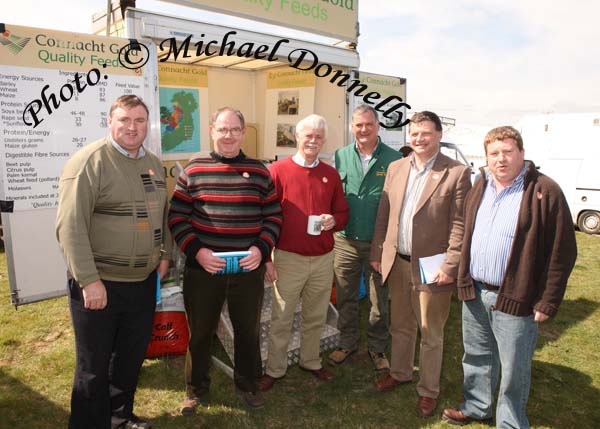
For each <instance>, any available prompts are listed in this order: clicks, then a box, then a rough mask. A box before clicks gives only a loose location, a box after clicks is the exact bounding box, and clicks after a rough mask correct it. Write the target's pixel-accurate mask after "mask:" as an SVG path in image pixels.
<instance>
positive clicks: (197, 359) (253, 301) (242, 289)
mask: <svg viewBox="0 0 600 429" xmlns="http://www.w3.org/2000/svg"><path fill="white" fill-rule="evenodd" d="M263 294H264V267H261V268H259V269H258V270H255V271H251V272H249V273H240V274H229V275H222V276H221V275H211V274H209V273H208V272H206V271H205V270H204V269H202V268H195V267H186V268H185V273H184V277H183V297H184V303H185V311H186V315H187V320H188V326H189V330H190V343H189V347H188V352H187V356H186V360H185V381H186V395H187V396H188V397H202V396H203V395H205V394H206V393H208V390H209V388H210V377H209V375H208V371H209V369H210V366H211V358H210V351H211V346H212V340H213V337H214V335H215V332H216V330H217V326H218V324H219V318H220V315H221V309H222V308H223V303H224V302H225V300H227V306H228V309H229V317H230V319H231V324H232V325H233V335H234V339H233V344H234V377H233V378H234V383H235V385H236V386H237V388H238V389H240V390H242V391H245V392H255V391H256V381H257V379H258V377H260V375H261V372H262V367H261V358H260V314H261V309H262V299H263Z"/></svg>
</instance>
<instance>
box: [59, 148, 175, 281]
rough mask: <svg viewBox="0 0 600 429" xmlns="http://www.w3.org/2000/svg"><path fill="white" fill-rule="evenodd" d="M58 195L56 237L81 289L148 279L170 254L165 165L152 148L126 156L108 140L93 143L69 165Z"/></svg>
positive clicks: (71, 160) (66, 167)
mask: <svg viewBox="0 0 600 429" xmlns="http://www.w3.org/2000/svg"><path fill="white" fill-rule="evenodd" d="M58 196H59V198H58V212H57V217H56V237H57V239H58V242H59V245H60V248H61V250H62V251H63V253H64V256H65V260H66V263H67V266H68V267H69V271H70V273H71V275H72V276H73V277H74V278H75V280H77V282H78V283H79V284H80V285H81V286H82V287H84V286H87V285H88V284H90V283H92V282H94V281H96V280H98V279H103V280H114V281H122V282H134V281H140V280H144V279H145V278H146V277H148V275H149V274H150V273H151V272H152V271H154V270H155V269H156V267H157V266H158V264H159V260H160V259H169V258H170V257H171V248H172V244H171V235H170V234H169V229H168V228H167V225H166V214H167V188H166V184H165V178H164V176H163V167H162V164H161V162H160V160H159V159H158V158H157V157H156V156H155V155H153V154H152V153H150V152H149V151H148V152H146V155H145V156H144V157H142V158H127V157H126V156H124V155H123V154H121V153H120V152H119V151H118V150H117V149H115V148H114V147H113V145H112V143H111V142H110V140H109V139H108V138H106V139H102V140H98V141H96V142H94V143H90V144H89V145H88V146H86V147H84V148H83V149H81V150H80V151H79V152H77V153H76V154H75V155H73V156H72V157H71V159H69V161H68V162H67V163H66V165H65V167H64V169H63V172H62V174H61V176H60V182H59V194H58ZM161 249H162V250H163V251H164V252H162V253H161Z"/></svg>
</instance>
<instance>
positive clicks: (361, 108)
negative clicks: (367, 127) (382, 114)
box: [352, 104, 379, 122]
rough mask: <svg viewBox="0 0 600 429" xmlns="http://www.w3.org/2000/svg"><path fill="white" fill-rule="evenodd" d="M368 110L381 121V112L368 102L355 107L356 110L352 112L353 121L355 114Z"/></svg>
mask: <svg viewBox="0 0 600 429" xmlns="http://www.w3.org/2000/svg"><path fill="white" fill-rule="evenodd" d="M367 112H371V113H372V114H373V117H374V118H375V120H376V121H377V122H379V114H378V113H377V110H375V109H374V108H373V106H369V105H368V104H361V105H359V106H357V107H356V108H355V109H354V111H353V112H352V122H354V116H355V115H361V114H363V113H367Z"/></svg>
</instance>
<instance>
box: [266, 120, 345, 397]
mask: <svg viewBox="0 0 600 429" xmlns="http://www.w3.org/2000/svg"><path fill="white" fill-rule="evenodd" d="M326 140H327V123H326V121H325V118H323V117H322V116H319V115H314V114H313V115H310V116H307V117H306V118H304V119H302V120H301V121H300V122H298V124H297V125H296V142H297V143H298V152H297V153H296V154H295V155H294V156H293V157H290V158H286V159H284V160H282V161H277V162H275V163H274V164H272V165H271V168H270V171H271V176H272V177H273V183H274V184H275V189H276V191H277V196H278V197H279V200H280V202H281V209H282V212H283V226H282V228H281V234H280V236H279V241H278V243H277V246H276V249H275V252H274V258H273V262H267V263H266V274H265V279H266V280H267V281H272V282H274V288H273V289H274V296H273V307H272V314H271V328H270V331H269V358H268V361H267V369H266V372H265V375H263V377H262V378H261V379H260V381H259V383H258V388H259V389H260V390H262V391H265V390H269V389H270V388H271V387H273V384H275V381H277V380H278V379H279V378H281V377H283V376H284V375H285V373H286V370H287V350H288V343H289V341H290V337H291V332H292V323H293V319H294V312H295V310H296V306H297V304H298V302H299V301H300V300H302V325H301V328H300V330H301V338H300V341H301V345H300V368H301V369H303V370H306V371H309V372H311V373H312V374H313V375H314V376H315V377H316V378H317V379H319V380H321V381H329V380H331V379H332V378H333V375H332V374H331V373H330V372H329V371H328V370H327V369H325V368H323V366H322V365H321V359H320V358H319V348H320V340H321V333H322V331H323V328H324V326H325V321H326V317H327V307H328V305H329V297H330V294H331V285H332V282H333V244H334V240H333V233H334V232H335V231H339V230H342V229H344V226H345V225H346V222H347V221H348V213H349V208H348V204H346V199H345V197H344V191H343V189H342V182H341V180H340V176H339V174H338V172H337V171H336V170H335V169H334V168H333V167H331V166H329V165H327V164H326V163H324V162H319V159H318V155H319V152H320V151H321V148H322V147H323V145H324V144H325V142H326ZM309 216H312V217H313V218H312V222H311V223H310V224H309ZM317 216H318V217H317ZM314 220H317V228H316V229H314V223H313V222H314ZM319 221H320V224H321V226H320V228H319V227H318V222H319ZM309 229H310V233H309V232H308V230H309Z"/></svg>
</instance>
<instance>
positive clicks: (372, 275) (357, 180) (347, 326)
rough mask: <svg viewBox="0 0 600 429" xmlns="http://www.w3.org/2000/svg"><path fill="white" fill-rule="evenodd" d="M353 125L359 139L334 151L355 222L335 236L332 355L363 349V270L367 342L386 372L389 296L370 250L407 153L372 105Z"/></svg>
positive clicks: (340, 358) (335, 358)
mask: <svg viewBox="0 0 600 429" xmlns="http://www.w3.org/2000/svg"><path fill="white" fill-rule="evenodd" d="M351 129H352V133H353V134H354V137H355V141H356V143H355V144H354V145H349V146H346V147H343V148H341V149H338V150H337V151H336V153H335V166H336V168H337V170H338V172H339V174H340V177H341V179H342V185H343V187H344V194H345V195H346V200H347V202H348V205H349V206H350V220H349V221H348V224H347V225H346V228H345V229H344V230H342V231H340V232H339V233H337V234H336V235H335V259H334V271H335V280H336V285H337V290H336V307H337V309H338V312H339V319H338V329H339V330H340V343H339V348H338V349H337V350H335V351H334V352H333V353H331V354H330V355H329V360H330V361H332V362H333V363H336V364H341V363H343V362H344V361H345V360H346V358H347V357H348V356H350V355H351V354H353V353H354V352H356V350H357V349H358V339H359V316H360V315H359V312H360V309H359V303H358V293H359V288H360V281H361V274H362V272H363V270H364V278H365V285H366V287H367V288H368V292H369V308H370V310H369V328H368V330H367V343H368V344H367V346H368V350H369V356H370V357H371V360H372V361H373V364H374V365H375V369H376V370H384V369H388V368H389V362H388V360H387V358H386V356H385V348H386V346H387V342H388V338H389V331H388V328H389V298H388V297H389V295H388V290H387V288H386V287H384V285H382V284H381V275H380V274H379V273H377V272H375V271H374V270H373V269H372V268H371V266H370V264H369V254H370V252H371V239H372V238H373V228H374V226H375V218H376V216H377V208H378V206H379V198H380V197H381V192H382V190H383V184H384V182H385V176H386V172H387V169H388V165H389V164H390V163H391V162H393V161H396V160H397V159H400V158H402V154H401V153H399V152H397V151H395V150H393V149H392V148H390V147H389V146H387V145H385V144H384V143H383V142H382V141H381V139H380V138H379V137H378V135H377V133H378V132H379V117H378V115H377V112H376V111H375V110H374V109H373V108H372V107H370V106H368V105H364V104H363V105H360V106H358V107H357V108H356V109H354V112H353V114H352V125H351Z"/></svg>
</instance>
